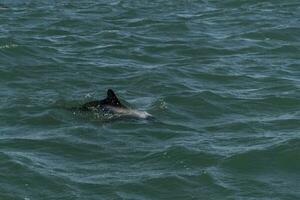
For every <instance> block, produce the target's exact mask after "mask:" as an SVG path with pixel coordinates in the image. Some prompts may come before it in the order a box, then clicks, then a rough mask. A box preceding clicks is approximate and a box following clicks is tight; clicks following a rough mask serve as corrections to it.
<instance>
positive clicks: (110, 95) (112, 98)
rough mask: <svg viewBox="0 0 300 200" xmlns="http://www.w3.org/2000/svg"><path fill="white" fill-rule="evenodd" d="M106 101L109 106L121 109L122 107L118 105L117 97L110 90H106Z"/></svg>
mask: <svg viewBox="0 0 300 200" xmlns="http://www.w3.org/2000/svg"><path fill="white" fill-rule="evenodd" d="M106 100H107V103H108V104H109V105H111V106H119V107H123V105H122V104H121V103H120V101H119V99H118V97H117V96H116V95H115V93H114V91H113V90H112V89H108V90H107V97H106Z"/></svg>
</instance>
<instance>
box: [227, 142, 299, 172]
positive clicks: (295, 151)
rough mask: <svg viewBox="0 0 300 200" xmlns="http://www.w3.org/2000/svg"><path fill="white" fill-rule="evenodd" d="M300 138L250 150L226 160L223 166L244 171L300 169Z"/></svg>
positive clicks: (291, 170) (290, 170)
mask: <svg viewBox="0 0 300 200" xmlns="http://www.w3.org/2000/svg"><path fill="white" fill-rule="evenodd" d="M299 157H300V140H299V139H291V140H288V141H285V142H282V143H279V144H275V145H272V146H271V147H268V148H261V149H256V150H250V151H248V152H245V153H241V154H237V155H233V156H231V157H229V158H227V159H225V160H224V162H223V163H222V167H224V168H226V169H228V170H229V169H230V170H235V171H239V172H244V173H259V174H260V173H264V172H270V171H280V172H281V173H282V172H291V173H292V172H298V171H299V170H300V160H299V159H298V158H299Z"/></svg>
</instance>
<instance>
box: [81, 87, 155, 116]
mask: <svg viewBox="0 0 300 200" xmlns="http://www.w3.org/2000/svg"><path fill="white" fill-rule="evenodd" d="M79 110H80V111H102V112H103V113H109V114H116V115H120V116H132V117H138V118H142V119H146V118H150V117H152V115H151V114H149V113H147V112H145V111H138V110H134V109H131V108H128V107H126V106H124V105H123V104H122V103H121V102H120V101H119V99H118V97H117V95H116V94H115V93H114V91H113V90H112V89H108V90H107V96H106V98H105V99H102V100H96V101H90V102H87V103H85V104H83V105H82V106H81V107H79Z"/></svg>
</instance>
